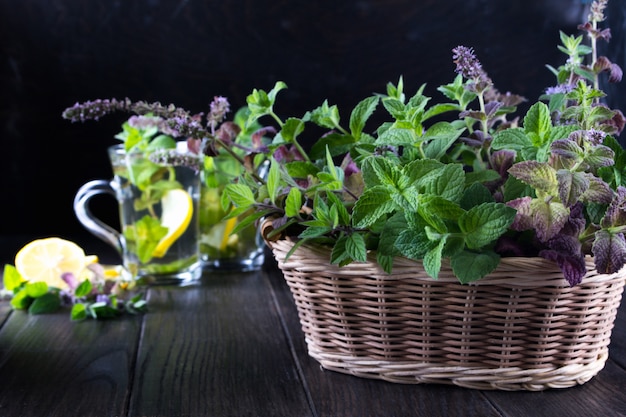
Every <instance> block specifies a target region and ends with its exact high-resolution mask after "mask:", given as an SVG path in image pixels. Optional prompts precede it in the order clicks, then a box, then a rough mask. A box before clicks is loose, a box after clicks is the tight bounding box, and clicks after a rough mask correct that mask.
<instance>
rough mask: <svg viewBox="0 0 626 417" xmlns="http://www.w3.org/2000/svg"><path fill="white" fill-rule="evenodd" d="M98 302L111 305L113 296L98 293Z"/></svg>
mask: <svg viewBox="0 0 626 417" xmlns="http://www.w3.org/2000/svg"><path fill="white" fill-rule="evenodd" d="M96 303H105V304H106V305H107V306H109V307H110V306H111V298H110V297H109V296H108V295H106V294H98V295H96Z"/></svg>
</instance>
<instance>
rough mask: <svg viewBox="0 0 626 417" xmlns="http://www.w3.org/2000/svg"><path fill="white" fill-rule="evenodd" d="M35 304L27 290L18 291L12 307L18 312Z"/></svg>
mask: <svg viewBox="0 0 626 417" xmlns="http://www.w3.org/2000/svg"><path fill="white" fill-rule="evenodd" d="M32 302H33V298H32V297H29V296H28V293H27V292H26V289H24V288H22V289H21V290H19V291H17V292H16V293H15V294H14V295H13V298H11V307H13V308H14V309H16V310H24V309H26V308H28V306H29V305H30V304H31V303H32Z"/></svg>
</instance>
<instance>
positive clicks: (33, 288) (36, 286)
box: [24, 281, 48, 298]
mask: <svg viewBox="0 0 626 417" xmlns="http://www.w3.org/2000/svg"><path fill="white" fill-rule="evenodd" d="M24 290H26V294H28V296H29V297H31V298H37V297H41V296H43V295H44V294H46V293H47V292H48V284H46V283H45V282H43V281H36V282H27V283H26V285H25V286H24Z"/></svg>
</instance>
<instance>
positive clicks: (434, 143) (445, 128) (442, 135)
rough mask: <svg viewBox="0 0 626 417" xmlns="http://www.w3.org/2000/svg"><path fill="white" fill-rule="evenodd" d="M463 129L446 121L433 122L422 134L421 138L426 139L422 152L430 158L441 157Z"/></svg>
mask: <svg viewBox="0 0 626 417" xmlns="http://www.w3.org/2000/svg"><path fill="white" fill-rule="evenodd" d="M464 131H465V129H457V128H455V127H454V126H453V125H452V124H451V123H448V122H438V123H435V124H434V125H432V126H431V127H430V128H429V129H428V130H427V131H426V133H425V134H424V137H423V139H427V140H428V145H426V146H425V148H424V154H425V155H426V157H427V158H430V159H440V158H442V157H443V156H444V155H445V154H446V153H447V152H448V149H450V147H451V146H452V145H453V144H454V142H456V140H457V139H458V138H459V137H460V136H461V134H462V133H463V132H464Z"/></svg>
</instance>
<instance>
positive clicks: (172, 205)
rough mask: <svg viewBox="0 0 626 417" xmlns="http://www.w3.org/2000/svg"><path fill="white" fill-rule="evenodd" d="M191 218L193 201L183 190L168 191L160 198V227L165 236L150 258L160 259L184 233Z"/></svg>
mask: <svg viewBox="0 0 626 417" xmlns="http://www.w3.org/2000/svg"><path fill="white" fill-rule="evenodd" d="M192 216H193V201H192V199H191V196H190V195H189V193H188V192H187V191H185V190H181V189H174V190H168V191H166V192H165V194H163V197H162V198H161V225H162V226H164V227H167V234H166V235H165V236H164V237H163V239H161V240H160V241H159V243H158V244H157V246H156V248H154V251H153V252H152V256H155V257H157V258H162V257H163V256H165V254H166V253H167V251H168V249H169V248H170V247H171V246H172V245H173V244H174V242H176V240H177V239H178V238H179V237H180V236H181V235H182V234H183V233H185V230H187V227H188V226H189V223H190V222H191V217H192Z"/></svg>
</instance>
